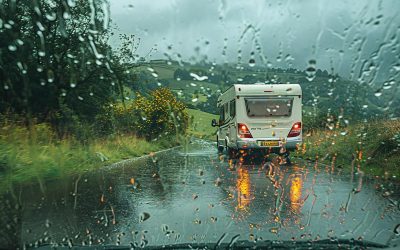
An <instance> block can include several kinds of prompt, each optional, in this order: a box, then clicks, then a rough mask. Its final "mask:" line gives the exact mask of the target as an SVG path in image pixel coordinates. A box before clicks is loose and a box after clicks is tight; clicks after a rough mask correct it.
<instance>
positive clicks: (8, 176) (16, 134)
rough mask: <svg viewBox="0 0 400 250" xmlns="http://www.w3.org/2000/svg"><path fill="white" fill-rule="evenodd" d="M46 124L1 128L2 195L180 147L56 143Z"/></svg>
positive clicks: (139, 142)
mask: <svg viewBox="0 0 400 250" xmlns="http://www.w3.org/2000/svg"><path fill="white" fill-rule="evenodd" d="M55 138H56V136H55V135H54V133H53V131H52V130H51V129H50V127H49V126H48V125H46V124H37V125H35V126H33V128H32V130H31V132H29V131H28V130H27V128H25V127H23V126H16V125H3V126H1V128H0V192H2V191H4V190H5V189H8V188H10V187H11V186H12V185H15V184H19V183H30V182H33V181H35V182H37V181H39V183H42V182H43V181H44V180H45V179H56V178H60V177H63V176H66V175H71V174H78V173H82V172H86V171H90V170H93V169H96V168H99V167H101V166H104V165H109V164H111V163H114V162H118V161H121V160H123V159H128V158H132V157H136V156H142V155H146V154H149V153H151V152H154V151H158V150H161V149H164V148H169V147H172V146H175V145H177V143H175V142H173V139H172V140H167V138H166V139H165V140H163V141H152V142H147V141H145V140H144V139H139V138H136V137H135V136H132V135H119V136H113V137H109V138H102V139H93V140H91V141H90V142H88V143H87V144H86V145H82V143H79V142H77V141H76V140H75V139H74V138H65V139H61V140H60V139H55Z"/></svg>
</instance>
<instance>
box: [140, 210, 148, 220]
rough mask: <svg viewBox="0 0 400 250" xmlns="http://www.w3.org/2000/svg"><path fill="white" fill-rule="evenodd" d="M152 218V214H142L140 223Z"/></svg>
mask: <svg viewBox="0 0 400 250" xmlns="http://www.w3.org/2000/svg"><path fill="white" fill-rule="evenodd" d="M149 218H150V214H149V213H147V212H143V213H140V215H139V222H144V221H146V220H147V219H149Z"/></svg>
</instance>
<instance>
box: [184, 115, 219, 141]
mask: <svg viewBox="0 0 400 250" xmlns="http://www.w3.org/2000/svg"><path fill="white" fill-rule="evenodd" d="M187 111H188V113H189V117H191V124H190V127H189V131H188V132H189V135H193V136H195V137H198V138H201V139H207V140H215V132H216V131H217V129H216V128H215V127H212V126H211V120H212V119H218V116H217V115H214V114H210V113H206V112H203V111H200V110H196V109H187Z"/></svg>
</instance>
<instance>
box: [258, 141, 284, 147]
mask: <svg viewBox="0 0 400 250" xmlns="http://www.w3.org/2000/svg"><path fill="white" fill-rule="evenodd" d="M258 144H259V145H260V146H262V147H279V141H259V142H258Z"/></svg>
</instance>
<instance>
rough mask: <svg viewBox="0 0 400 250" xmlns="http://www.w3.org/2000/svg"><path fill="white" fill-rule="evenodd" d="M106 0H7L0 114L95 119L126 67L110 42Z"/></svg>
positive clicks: (0, 16)
mask: <svg viewBox="0 0 400 250" xmlns="http://www.w3.org/2000/svg"><path fill="white" fill-rule="evenodd" d="M109 22H110V20H109V5H108V2H107V1H106V0H96V1H94V0H89V1H77V0H76V1H73V0H46V1H45V0H32V1H22V0H20V1H18V0H17V1H15V0H4V1H2V3H1V5H0V96H1V98H0V112H2V113H5V112H12V113H17V114H21V115H23V116H24V117H26V118H28V119H27V120H29V119H30V117H35V118H37V119H39V120H41V121H48V122H50V123H51V124H53V125H54V126H55V127H57V128H58V129H60V130H62V129H63V127H65V124H67V121H70V120H71V119H78V120H79V121H83V122H91V121H93V120H94V118H95V116H96V114H98V113H99V112H101V109H103V108H104V106H105V105H106V104H107V103H108V102H110V101H112V100H113V99H114V98H116V96H117V95H118V93H120V90H121V89H122V87H121V83H122V81H123V78H124V76H125V74H124V72H125V69H124V67H122V65H121V64H120V60H119V58H118V56H117V55H115V54H113V53H112V50H111V47H110V46H109V45H108V44H107V40H108V38H109V35H110V34H111V32H110V29H109Z"/></svg>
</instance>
